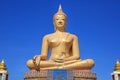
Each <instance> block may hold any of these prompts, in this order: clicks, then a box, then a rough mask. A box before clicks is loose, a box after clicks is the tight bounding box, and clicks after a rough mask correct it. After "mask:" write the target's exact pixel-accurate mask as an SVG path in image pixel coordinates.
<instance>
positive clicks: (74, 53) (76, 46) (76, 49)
mask: <svg viewBox="0 0 120 80" xmlns="http://www.w3.org/2000/svg"><path fill="white" fill-rule="evenodd" d="M79 58H80V52H79V43H78V38H77V36H75V35H73V44H72V56H71V57H68V58H67V59H65V60H66V61H68V60H78V59H79Z"/></svg>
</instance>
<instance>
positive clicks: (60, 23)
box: [53, 5, 67, 31]
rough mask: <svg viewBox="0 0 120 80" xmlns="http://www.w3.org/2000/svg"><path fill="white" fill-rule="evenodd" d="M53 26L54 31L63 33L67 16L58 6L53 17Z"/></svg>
mask: <svg viewBox="0 0 120 80" xmlns="http://www.w3.org/2000/svg"><path fill="white" fill-rule="evenodd" d="M53 24H54V26H55V30H62V31H65V27H66V24H67V16H66V14H65V13H64V12H63V11H62V8H61V5H60V6H59V9H58V12H57V13H56V14H55V15H54V17H53Z"/></svg>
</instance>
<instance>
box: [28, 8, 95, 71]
mask: <svg viewBox="0 0 120 80" xmlns="http://www.w3.org/2000/svg"><path fill="white" fill-rule="evenodd" d="M53 23H54V27H55V32H54V33H51V34H48V35H45V36H44V38H43V42H42V49H41V54H40V55H37V56H35V57H34V58H33V59H31V60H28V61H27V66H28V68H29V69H30V70H46V69H65V70H66V69H67V70H69V69H82V70H90V69H91V68H93V66H94V61H93V60H92V59H86V60H81V59H79V58H80V50H79V43H78V37H77V36H76V35H74V34H70V33H68V32H66V31H65V28H66V24H67V16H66V14H65V13H63V11H62V8H61V6H60V7H59V9H58V12H57V13H56V14H55V15H54V17H53ZM49 49H51V56H50V59H49V60H46V59H47V57H48V50H49Z"/></svg>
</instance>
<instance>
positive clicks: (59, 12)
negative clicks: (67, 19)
mask: <svg viewBox="0 0 120 80" xmlns="http://www.w3.org/2000/svg"><path fill="white" fill-rule="evenodd" d="M59 14H61V15H65V16H66V14H65V13H64V12H63V11H62V6H61V4H60V5H59V8H58V12H57V13H56V14H55V15H59ZM55 15H54V16H55Z"/></svg>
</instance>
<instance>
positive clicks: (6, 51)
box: [0, 0, 120, 80]
mask: <svg viewBox="0 0 120 80" xmlns="http://www.w3.org/2000/svg"><path fill="white" fill-rule="evenodd" d="M60 3H61V4H62V8H63V11H64V12H65V13H66V14H67V16H68V24H67V31H68V32H70V33H72V34H75V35H77V36H78V38H79V45H80V52H81V59H87V58H92V59H94V60H95V67H94V68H93V69H92V72H96V73H97V80H111V73H112V72H113V69H114V65H115V62H116V60H117V59H119V60H120V0H0V60H2V59H3V58H4V60H5V62H6V65H7V70H8V72H9V80H23V77H24V73H25V72H28V71H29V69H28V68H27V67H26V61H27V60H28V59H31V58H33V56H34V55H36V54H40V51H41V45H42V44H41V43H42V38H43V36H44V35H46V34H49V33H53V32H54V26H53V15H54V14H55V13H56V12H57V10H58V6H59V4H60Z"/></svg>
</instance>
